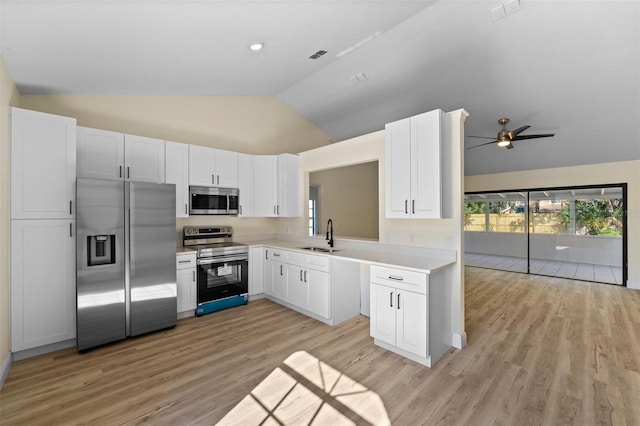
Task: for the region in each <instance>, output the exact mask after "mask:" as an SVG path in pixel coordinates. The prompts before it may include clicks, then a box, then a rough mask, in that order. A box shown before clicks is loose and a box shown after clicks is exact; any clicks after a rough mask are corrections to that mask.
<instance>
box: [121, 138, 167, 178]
mask: <svg viewBox="0 0 640 426" xmlns="http://www.w3.org/2000/svg"><path fill="white" fill-rule="evenodd" d="M124 162H125V168H126V171H125V179H126V180H130V181H132V182H154V183H164V141H163V140H160V139H152V138H147V137H144V136H132V135H124Z"/></svg>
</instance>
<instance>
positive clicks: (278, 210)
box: [276, 205, 280, 215]
mask: <svg viewBox="0 0 640 426" xmlns="http://www.w3.org/2000/svg"><path fill="white" fill-rule="evenodd" d="M276 214H277V215H279V214H280V205H278V206H276Z"/></svg>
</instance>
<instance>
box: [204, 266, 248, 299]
mask: <svg viewBox="0 0 640 426" xmlns="http://www.w3.org/2000/svg"><path fill="white" fill-rule="evenodd" d="M247 291H248V262H247V260H246V259H243V260H232V261H221V262H214V263H210V264H204V265H198V303H204V302H210V301H212V300H218V299H224V298H225V297H231V296H237V295H239V294H245V293H247Z"/></svg>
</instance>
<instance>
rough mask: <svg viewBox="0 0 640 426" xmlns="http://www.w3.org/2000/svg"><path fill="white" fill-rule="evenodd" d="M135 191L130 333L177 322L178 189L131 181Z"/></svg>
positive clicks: (131, 191) (132, 199)
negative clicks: (176, 199)
mask: <svg viewBox="0 0 640 426" xmlns="http://www.w3.org/2000/svg"><path fill="white" fill-rule="evenodd" d="M125 185H126V186H127V190H128V193H129V198H128V203H129V206H128V211H129V220H128V222H129V235H128V243H129V265H128V288H129V297H130V315H129V320H130V324H129V326H130V335H131V336H137V335H140V334H144V333H148V332H151V331H155V330H160V329H163V328H168V327H173V326H175V325H176V319H177V299H176V295H177V289H176V211H175V210H176V203H175V198H176V192H175V185H172V184H157V183H145V182H127V183H125Z"/></svg>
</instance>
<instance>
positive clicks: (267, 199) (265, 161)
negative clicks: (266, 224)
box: [253, 155, 278, 217]
mask: <svg viewBox="0 0 640 426" xmlns="http://www.w3.org/2000/svg"><path fill="white" fill-rule="evenodd" d="M253 165H254V176H253V182H254V185H253V189H254V202H255V204H254V208H255V215H256V216H257V217H275V216H276V215H277V204H278V190H277V188H278V157H277V156H275V155H256V156H255V157H253Z"/></svg>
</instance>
